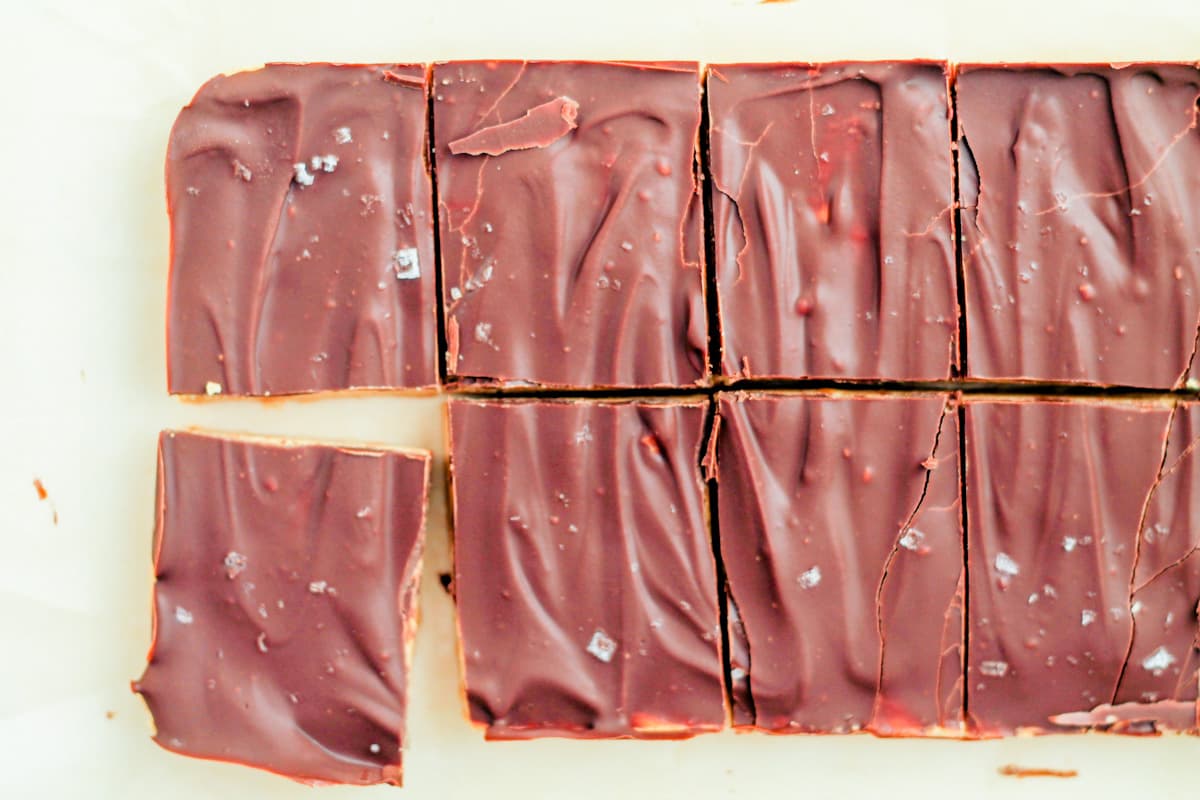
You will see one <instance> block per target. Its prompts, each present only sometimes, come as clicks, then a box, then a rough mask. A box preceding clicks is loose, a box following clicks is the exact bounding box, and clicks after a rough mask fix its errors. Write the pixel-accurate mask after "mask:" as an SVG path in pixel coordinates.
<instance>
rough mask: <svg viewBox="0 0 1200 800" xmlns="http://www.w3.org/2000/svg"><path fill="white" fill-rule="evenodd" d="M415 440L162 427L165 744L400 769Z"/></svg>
mask: <svg viewBox="0 0 1200 800" xmlns="http://www.w3.org/2000/svg"><path fill="white" fill-rule="evenodd" d="M428 477H429V458H428V455H427V454H426V455H418V454H410V453H399V452H388V451H365V450H347V449H340V448H332V447H324V446H317V445H306V446H294V447H293V446H288V447H284V446H280V445H277V444H263V443H247V442H238V441H233V440H228V439H221V438H216V437H210V436H200V435H195V434H185V433H171V432H167V433H164V434H163V435H162V437H161V439H160V442H159V485H158V525H157V535H156V552H155V570H156V572H157V576H158V582H157V583H156V584H155V590H154V593H155V617H154V643H153V645H152V647H151V651H150V663H149V665H148V666H147V668H146V672H145V674H144V675H143V676H142V678H141V680H139V681H138V682H137V683H135V684H134V689H135V690H136V691H138V692H140V693H141V694H142V696H143V697H144V698H145V700H146V703H147V704H148V705H149V707H150V710H151V712H152V713H153V714H154V721H155V725H156V727H157V730H158V733H157V735H156V737H155V741H157V742H158V743H159V744H161V745H162V746H163V747H165V748H167V749H169V750H174V751H177V752H180V753H184V754H186V755H191V756H199V757H201V758H212V759H219V760H222V761H234V762H239V763H243V764H249V765H252V766H256V767H261V768H264V769H268V770H271V771H273V772H277V773H280V774H283V775H286V776H288V777H291V778H295V779H297V780H301V781H305V782H339V783H378V782H388V783H399V782H400V777H401V747H402V735H403V730H404V717H405V709H406V699H405V685H406V681H407V673H408V664H409V647H410V645H411V641H412V636H413V633H414V631H415V625H416V589H417V581H418V578H419V574H420V564H421V552H422V541H423V528H424V523H425V497H426V492H427V488H428Z"/></svg>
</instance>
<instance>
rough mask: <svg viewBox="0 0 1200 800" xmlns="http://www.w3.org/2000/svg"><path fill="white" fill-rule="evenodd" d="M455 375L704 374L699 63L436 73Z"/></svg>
mask: <svg viewBox="0 0 1200 800" xmlns="http://www.w3.org/2000/svg"><path fill="white" fill-rule="evenodd" d="M433 113H434V134H435V139H436V144H437V147H436V151H435V155H436V167H437V178H438V200H439V205H440V208H439V214H440V219H439V224H440V226H441V239H440V243H441V256H440V257H441V268H442V282H443V289H442V291H443V302H444V303H445V309H446V314H445V316H446V329H447V330H446V335H447V339H448V350H449V352H448V353H447V368H448V371H449V375H450V378H451V380H452V381H459V382H470V383H485V384H514V385H529V384H532V385H540V386H546V387H575V388H578V387H656V386H690V385H696V384H704V383H707V381H708V369H707V337H708V332H707V329H708V326H707V312H706V309H705V299H704V274H703V268H702V263H701V262H702V256H703V249H704V248H703V243H702V237H703V230H702V225H701V203H700V196H699V190H698V188H697V179H696V142H697V137H698V135H699V128H700V82H699V75H698V72H697V66H696V64H694V63H686V64H683V63H681V64H654V65H650V64H644V65H635V64H615V63H608V64H597V63H579V62H556V63H549V62H529V63H525V62H507V61H500V62H495V61H493V62H451V63H446V64H437V65H435V66H434V69H433Z"/></svg>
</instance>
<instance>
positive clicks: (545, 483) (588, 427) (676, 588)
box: [449, 400, 726, 739]
mask: <svg viewBox="0 0 1200 800" xmlns="http://www.w3.org/2000/svg"><path fill="white" fill-rule="evenodd" d="M706 406H707V404H706V403H704V402H687V403H669V404H651V403H642V402H639V403H598V402H584V401H580V402H547V401H529V402H510V403H503V402H495V401H492V402H486V401H476V400H451V401H450V407H449V419H450V465H451V474H452V497H453V505H454V588H455V598H456V601H457V606H458V625H459V633H460V643H461V651H462V656H463V661H464V675H465V682H466V694H467V701H468V705H469V709H470V717H471V720H472V721H473V722H475V723H477V724H480V725H483V726H486V733H487V736H488V738H492V739H514V738H529V737H536V736H566V737H577V738H606V737H630V736H632V737H644V738H656V737H683V736H689V735H691V734H694V733H699V732H703V731H712V730H717V729H720V728H721V727H723V725H724V723H725V716H726V712H725V702H724V688H723V684H722V656H721V648H720V643H721V630H720V621H719V612H718V607H717V596H716V591H717V580H716V567H715V563H714V559H713V553H712V542H711V537H710V535H709V530H708V524H707V518H706V512H707V507H706V504H705V491H704V483H703V480H702V477H701V475H700V469H699V462H700V449H701V444H702V442H701V440H702V437H703V432H704V431H703V429H704V421H705V420H704V418H705V414H706Z"/></svg>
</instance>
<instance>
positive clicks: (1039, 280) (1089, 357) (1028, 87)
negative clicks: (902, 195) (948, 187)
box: [957, 64, 1200, 389]
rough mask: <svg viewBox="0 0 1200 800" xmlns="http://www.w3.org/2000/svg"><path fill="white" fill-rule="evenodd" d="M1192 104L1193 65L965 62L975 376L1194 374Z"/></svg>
mask: <svg viewBox="0 0 1200 800" xmlns="http://www.w3.org/2000/svg"><path fill="white" fill-rule="evenodd" d="M1198 103H1200V70H1197V69H1196V68H1195V67H1194V66H1191V65H1183V64H1176V65H1152V64H1133V65H1129V66H1123V67H1110V66H1061V67H1059V66H1045V67H1033V66H1030V67H1003V68H1000V67H972V66H966V67H963V68H961V70H960V75H959V78H958V84H957V108H958V128H959V130H958V137H959V170H960V179H959V185H960V189H961V197H962V204H963V211H962V228H963V243H962V247H963V269H964V280H965V283H966V286H965V290H966V304H967V307H966V315H967V333H968V336H967V338H968V345H967V351H968V352H967V368H968V370H969V375H970V377H973V378H981V379H991V380H1046V381H1069V382H1080V383H1091V384H1102V385H1118V386H1138V387H1145V388H1155V389H1170V388H1174V387H1179V386H1182V385H1183V384H1184V383H1185V382H1186V381H1187V379H1188V377H1189V374H1191V375H1192V376H1193V377H1194V376H1195V375H1196V374H1197V372H1196V370H1197V368H1198V367H1200V365H1196V364H1192V354H1193V352H1194V350H1195V345H1196V337H1197V322H1198V317H1200V129H1198V128H1197V115H1198V114H1200V105H1198ZM1189 370H1190V372H1189Z"/></svg>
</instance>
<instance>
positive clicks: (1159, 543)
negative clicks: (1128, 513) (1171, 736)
mask: <svg viewBox="0 0 1200 800" xmlns="http://www.w3.org/2000/svg"><path fill="white" fill-rule="evenodd" d="M1197 448H1200V405H1196V404H1191V405H1185V406H1180V407H1179V408H1177V409H1176V410H1175V412H1174V414H1173V415H1172V420H1171V431H1170V436H1169V439H1168V444H1167V457H1166V460H1165V461H1164V462H1163V469H1162V472H1161V473H1160V475H1159V478H1158V481H1157V483H1156V484H1155V485H1154V488H1153V490H1152V492H1151V494H1150V497H1149V500H1148V502H1147V504H1146V508H1145V513H1144V516H1143V519H1142V527H1141V537H1140V539H1139V540H1138V545H1137V563H1136V566H1135V568H1134V571H1133V586H1132V593H1131V595H1130V598H1131V607H1132V609H1133V629H1134V630H1133V640H1132V642H1131V645H1130V649H1129V654H1128V656H1127V657H1126V666H1125V672H1124V674H1123V675H1122V676H1121V683H1120V686H1119V687H1118V689H1117V692H1116V695H1115V696H1114V698H1113V702H1114V703H1118V704H1127V703H1129V704H1132V703H1136V704H1144V705H1148V706H1152V707H1153V706H1154V704H1158V703H1161V702H1170V701H1174V702H1182V703H1183V704H1184V705H1191V706H1193V707H1194V708H1193V713H1192V722H1191V724H1190V725H1186V726H1184V727H1182V729H1183V730H1200V726H1198V725H1197V724H1196V713H1197V709H1200V706H1197V696H1198V687H1197V680H1198V678H1200V675H1198V673H1200V619H1198V618H1197V611H1198V610H1200V608H1198V607H1200V455H1198V454H1197V452H1196V451H1197ZM1182 716H1183V717H1186V711H1185V712H1183V713H1182ZM1162 725H1163V727H1168V728H1172V727H1173V728H1174V729H1176V730H1178V729H1180V723H1179V722H1178V718H1172V717H1170V716H1168V717H1167V718H1165V719H1164V720H1163V721H1162Z"/></svg>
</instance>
